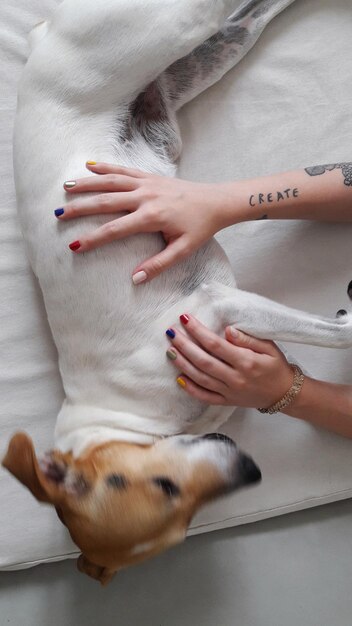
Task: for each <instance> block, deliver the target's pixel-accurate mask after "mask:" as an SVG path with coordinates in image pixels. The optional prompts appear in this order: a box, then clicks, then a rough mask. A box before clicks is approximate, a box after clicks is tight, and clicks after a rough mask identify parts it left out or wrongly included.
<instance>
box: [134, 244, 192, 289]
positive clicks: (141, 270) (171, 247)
mask: <svg viewBox="0 0 352 626" xmlns="http://www.w3.org/2000/svg"><path fill="white" fill-rule="evenodd" d="M189 254H190V248H189V245H188V242H187V239H186V237H184V236H181V237H179V238H178V239H174V240H173V241H171V242H170V243H169V244H168V245H167V247H166V248H165V249H164V250H163V251H162V252H159V254H156V255H155V256H153V257H152V258H150V259H148V260H146V261H143V263H141V264H140V265H138V267H136V268H135V269H134V271H133V274H132V280H133V282H134V284H135V285H138V284H140V283H142V282H146V281H147V280H152V279H153V278H155V277H156V276H159V274H161V273H162V272H164V271H165V270H166V269H168V268H169V267H172V266H173V265H175V264H176V263H179V262H180V261H182V260H183V259H185V258H186V257H187V256H188V255H189Z"/></svg>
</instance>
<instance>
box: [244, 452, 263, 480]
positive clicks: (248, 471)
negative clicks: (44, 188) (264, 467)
mask: <svg viewBox="0 0 352 626" xmlns="http://www.w3.org/2000/svg"><path fill="white" fill-rule="evenodd" d="M238 469H239V472H240V475H241V478H242V480H243V482H244V484H245V485H250V484H251V483H258V482H259V481H260V480H261V478H262V473H261V471H260V469H259V467H258V466H257V465H256V464H255V463H254V461H253V459H251V457H250V456H247V455H246V454H243V453H241V454H240V455H239V457H238Z"/></svg>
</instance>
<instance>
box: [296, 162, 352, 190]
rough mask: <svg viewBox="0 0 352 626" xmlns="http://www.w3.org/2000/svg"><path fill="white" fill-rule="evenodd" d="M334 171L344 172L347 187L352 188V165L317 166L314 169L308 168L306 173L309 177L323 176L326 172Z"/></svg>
mask: <svg viewBox="0 0 352 626" xmlns="http://www.w3.org/2000/svg"><path fill="white" fill-rule="evenodd" d="M332 170H342V174H343V177H344V181H343V182H344V184H345V185H346V187H352V163H334V164H330V165H315V166H314V167H307V168H306V169H305V172H307V174H309V176H321V174H325V172H327V171H328V172H331V171H332Z"/></svg>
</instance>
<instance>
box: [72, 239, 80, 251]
mask: <svg viewBox="0 0 352 626" xmlns="http://www.w3.org/2000/svg"><path fill="white" fill-rule="evenodd" d="M80 247H81V244H80V242H79V241H73V242H72V243H70V245H69V248H70V249H71V250H73V252H75V251H76V250H78V248H80Z"/></svg>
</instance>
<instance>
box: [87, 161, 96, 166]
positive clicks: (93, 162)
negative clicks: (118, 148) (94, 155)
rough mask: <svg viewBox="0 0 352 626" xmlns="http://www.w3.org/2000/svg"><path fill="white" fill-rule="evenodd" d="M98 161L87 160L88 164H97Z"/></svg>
mask: <svg viewBox="0 0 352 626" xmlns="http://www.w3.org/2000/svg"><path fill="white" fill-rule="evenodd" d="M96 164H97V162H96V161H87V165H96Z"/></svg>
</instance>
